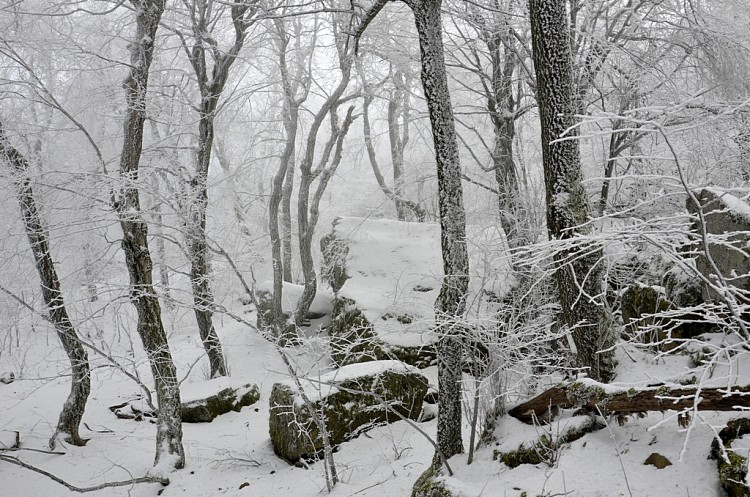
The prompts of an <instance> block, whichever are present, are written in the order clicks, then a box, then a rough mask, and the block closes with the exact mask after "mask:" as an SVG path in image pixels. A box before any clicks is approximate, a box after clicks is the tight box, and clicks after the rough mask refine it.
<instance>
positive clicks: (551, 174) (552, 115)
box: [529, 0, 614, 381]
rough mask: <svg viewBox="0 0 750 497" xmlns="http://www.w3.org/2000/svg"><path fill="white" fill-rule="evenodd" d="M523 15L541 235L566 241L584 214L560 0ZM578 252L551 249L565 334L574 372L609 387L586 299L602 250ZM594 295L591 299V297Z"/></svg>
mask: <svg viewBox="0 0 750 497" xmlns="http://www.w3.org/2000/svg"><path fill="white" fill-rule="evenodd" d="M529 17H530V19H531V34H532V44H533V53H534V67H535V70H536V77H537V102H538V104H539V117H540V120H541V130H542V156H543V162H544V183H545V187H546V193H547V195H546V200H547V231H548V233H549V237H550V239H551V240H555V239H559V240H564V239H570V238H573V237H575V236H576V235H578V234H580V233H582V232H583V231H584V228H582V227H581V225H582V224H583V223H584V222H585V221H586V219H587V216H588V213H589V203H588V197H587V195H586V191H585V190H584V188H583V184H582V172H581V160H580V155H579V150H578V142H577V141H575V140H574V139H566V140H564V141H558V142H556V143H552V142H553V141H554V140H557V139H559V138H561V137H562V136H563V134H564V133H566V132H567V133H568V134H567V135H566V136H567V137H568V138H570V137H573V138H574V137H575V130H570V128H571V127H572V126H573V125H574V124H575V116H574V113H575V107H574V104H575V102H574V100H575V99H574V88H573V80H572V73H571V52H570V43H569V40H568V34H569V31H568V25H567V18H566V12H565V0H529ZM581 252H582V253H578V254H575V253H573V251H572V250H564V251H557V252H556V253H555V263H556V264H557V266H558V267H557V270H556V272H555V278H556V281H557V289H558V294H559V298H560V305H561V307H562V319H563V322H564V324H565V325H566V326H567V327H568V329H569V330H571V332H572V335H573V340H574V342H575V345H576V348H577V363H578V366H579V367H582V368H587V369H588V371H589V374H590V376H591V377H592V378H594V379H596V380H600V381H609V380H611V379H612V377H613V376H614V357H613V353H612V352H611V351H610V352H600V351H601V350H603V349H606V348H608V347H610V346H611V345H612V341H613V334H612V330H611V325H610V324H609V323H610V321H609V319H607V316H606V314H605V311H604V309H603V307H601V306H599V305H597V303H596V302H594V301H593V300H592V298H595V297H596V296H598V295H600V294H601V293H602V278H601V267H602V266H601V257H602V252H601V250H600V249H599V250H592V249H591V247H586V249H585V251H584V250H582V251H581ZM592 296H593V297H592Z"/></svg>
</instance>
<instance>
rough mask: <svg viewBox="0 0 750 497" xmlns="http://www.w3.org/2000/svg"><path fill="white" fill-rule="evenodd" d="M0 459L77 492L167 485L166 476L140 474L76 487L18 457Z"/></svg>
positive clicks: (0, 455) (0, 457)
mask: <svg viewBox="0 0 750 497" xmlns="http://www.w3.org/2000/svg"><path fill="white" fill-rule="evenodd" d="M0 461H5V462H9V463H11V464H15V465H17V466H21V467H22V468H25V469H28V470H29V471H34V472H35V473H39V474H40V475H44V476H46V477H47V478H49V479H50V480H53V481H55V482H57V483H59V484H60V485H63V486H64V487H66V488H67V489H68V490H71V491H73V492H78V493H82V494H83V493H86V492H96V491H97V490H102V489H104V488H112V487H127V486H130V485H135V484H137V483H161V484H162V485H164V486H167V485H169V479H168V478H162V477H159V476H141V477H140V478H133V479H132V480H124V481H110V482H106V483H100V484H99V485H94V486H93V487H76V486H75V485H73V484H70V483H68V482H66V481H65V480H63V479H62V478H59V477H57V476H55V475H53V474H52V473H49V472H47V471H44V470H43V469H39V468H37V467H35V466H32V465H31V464H27V463H25V462H23V461H21V460H20V459H18V458H15V457H11V456H6V455H2V454H0Z"/></svg>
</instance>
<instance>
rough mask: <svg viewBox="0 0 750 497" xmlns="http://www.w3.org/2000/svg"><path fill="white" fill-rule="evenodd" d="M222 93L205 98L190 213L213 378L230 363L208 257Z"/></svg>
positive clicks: (198, 309)
mask: <svg viewBox="0 0 750 497" xmlns="http://www.w3.org/2000/svg"><path fill="white" fill-rule="evenodd" d="M218 98H219V95H218V94H217V95H214V94H209V95H208V96H207V97H204V98H203V99H202V102H201V118H200V122H199V125H198V143H199V148H198V154H197V157H198V163H197V168H196V175H195V178H194V182H193V183H194V184H193V185H191V190H192V192H193V199H192V200H193V203H192V204H191V206H190V212H189V213H188V215H189V218H188V222H189V226H188V229H187V236H188V248H189V253H190V284H191V287H192V290H193V310H194V312H195V319H196V322H197V323H198V333H199V334H200V337H201V341H202V342H203V348H204V349H205V351H206V355H207V356H208V362H209V365H210V368H211V378H216V377H218V376H227V375H228V371H227V366H226V363H225V361H224V354H223V352H222V349H221V341H220V340H219V335H218V334H217V333H216V328H214V323H213V311H212V310H211V309H212V307H213V305H214V294H213V290H212V289H211V270H210V266H209V260H208V239H207V237H206V210H207V209H208V185H207V182H208V168H209V164H210V163H211V151H212V145H213V140H214V114H215V113H216V103H217V102H218Z"/></svg>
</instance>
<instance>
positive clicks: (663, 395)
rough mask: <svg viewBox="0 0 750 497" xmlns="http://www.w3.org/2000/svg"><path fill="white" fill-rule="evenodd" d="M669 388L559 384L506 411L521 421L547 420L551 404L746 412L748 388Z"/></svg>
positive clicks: (598, 408) (604, 410)
mask: <svg viewBox="0 0 750 497" xmlns="http://www.w3.org/2000/svg"><path fill="white" fill-rule="evenodd" d="M729 390H731V392H730V391H727V389H726V388H698V387H694V386H691V387H684V388H669V387H664V386H661V387H646V388H641V389H638V390H634V389H628V390H627V391H622V392H619V393H605V391H604V390H603V389H601V388H599V387H597V386H595V385H592V386H589V385H584V384H573V385H561V386H557V387H554V388H550V389H549V390H546V391H544V392H542V393H540V394H539V395H537V396H536V397H534V398H533V399H531V400H528V401H526V402H524V403H522V404H519V405H517V406H516V407H514V408H513V409H511V410H510V411H508V414H510V415H511V416H513V417H514V418H516V419H518V420H520V421H523V422H524V423H534V422H536V421H539V420H544V421H550V419H549V414H548V413H549V410H550V407H552V409H553V412H554V411H555V408H556V407H557V408H562V409H568V408H571V407H581V406H583V407H588V408H590V409H591V410H592V411H593V412H594V413H598V412H599V411H601V413H602V414H607V413H611V412H617V413H620V414H631V413H638V412H645V411H666V410H672V411H680V410H684V409H692V408H693V407H695V408H696V409H697V410H699V411H738V412H742V411H747V409H748V408H750V387H747V386H744V387H739V386H735V387H732V388H731V389H729Z"/></svg>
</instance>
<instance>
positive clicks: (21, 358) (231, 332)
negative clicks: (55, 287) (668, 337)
mask: <svg viewBox="0 0 750 497" xmlns="http://www.w3.org/2000/svg"><path fill="white" fill-rule="evenodd" d="M237 305H239V304H237ZM186 315H187V314H186ZM188 316H189V315H188ZM99 319H101V322H102V323H106V322H110V323H114V322H115V320H114V319H113V316H112V315H108V316H104V317H101V318H99ZM165 323H167V325H168V326H169V327H170V329H169V330H168V331H170V332H171V334H170V345H171V346H172V353H173V356H174V358H175V361H176V362H177V365H178V371H179V377H180V378H183V377H185V376H186V375H187V371H188V370H189V369H190V366H191V365H192V363H193V362H194V361H195V359H196V358H197V357H200V356H201V355H202V354H203V350H202V345H201V344H200V341H199V340H198V339H197V338H196V337H197V329H196V327H195V325H194V324H192V323H191V322H190V319H188V318H185V319H176V318H172V317H171V316H166V317H165ZM109 326H110V327H109V328H107V327H106V326H104V325H102V328H103V332H104V336H103V338H102V340H104V341H107V342H108V343H110V344H111V345H112V346H113V347H115V348H114V349H113V350H114V353H115V356H116V357H118V358H123V357H133V361H134V364H137V365H138V372H139V374H141V376H142V377H143V378H144V381H147V382H149V381H150V380H149V376H148V374H149V372H148V371H149V368H148V364H147V362H145V361H143V358H144V356H143V353H142V351H141V350H139V349H137V348H136V349H135V350H133V353H134V356H131V353H130V352H127V353H125V352H124V350H125V349H123V350H121V349H117V348H116V346H117V343H118V342H117V341H116V339H114V337H116V335H117V333H119V331H118V330H117V329H116V326H114V325H109ZM218 332H219V334H220V336H221V339H222V343H223V345H224V351H225V353H226V354H227V359H228V362H229V366H230V368H231V370H232V373H233V379H222V378H218V379H216V380H207V381H205V380H203V379H202V378H201V376H202V375H204V376H205V374H207V370H206V369H204V365H203V364H202V363H200V364H199V365H198V366H196V367H194V368H193V369H192V372H191V374H190V375H187V380H186V381H185V382H183V384H182V391H183V397H184V398H186V399H189V398H191V396H192V397H193V398H194V397H195V396H198V395H202V394H204V393H206V392H208V391H213V390H215V389H219V388H221V387H223V386H228V385H232V384H235V383H234V382H239V383H242V382H247V383H250V382H252V383H257V384H258V385H259V387H260V390H261V401H260V402H258V403H257V404H255V405H253V406H251V408H246V409H243V410H242V411H241V412H239V413H237V412H230V413H227V414H225V415H222V416H219V417H218V418H217V419H216V420H214V421H213V422H212V423H203V424H185V425H183V430H184V446H185V452H186V468H185V469H184V470H179V471H168V466H169V464H170V463H172V462H173V460H172V459H171V458H170V457H169V456H165V458H164V459H163V460H162V463H163V464H160V466H159V468H157V470H156V471H155V470H154V469H152V463H153V455H154V448H155V447H154V436H155V429H156V427H155V426H156V425H155V424H152V423H149V422H147V421H144V422H135V421H132V420H120V419H117V418H115V417H114V416H113V415H112V413H111V412H109V410H108V406H110V405H114V404H116V403H119V402H122V400H123V399H130V398H133V397H134V396H136V395H137V394H139V393H140V389H139V387H138V386H137V385H135V384H134V383H133V382H132V381H131V380H129V379H127V378H126V377H125V376H124V375H122V374H121V373H120V372H118V371H116V370H114V369H112V368H105V367H97V368H96V369H94V370H93V371H92V395H91V399H90V401H89V404H88V407H87V410H86V414H85V416H84V420H83V421H84V423H85V425H83V426H82V428H81V433H82V435H83V436H84V437H85V438H89V439H90V441H89V443H88V444H87V445H86V446H85V447H73V446H69V445H67V444H61V445H60V447H59V448H58V449H59V450H60V451H62V452H65V455H50V454H42V453H38V452H33V451H20V452H13V453H12V455H14V456H18V457H20V458H21V459H22V460H23V461H25V462H28V463H29V464H33V465H35V466H37V467H40V468H42V469H44V470H46V471H49V472H50V473H52V474H54V475H56V476H59V477H61V478H64V479H65V480H66V481H68V482H70V483H73V484H75V485H78V486H90V485H95V484H99V483H103V482H105V481H117V480H126V479H130V478H133V477H139V476H144V475H146V474H157V473H158V474H160V475H167V476H168V477H169V479H170V481H171V483H170V485H169V486H167V487H162V486H161V485H159V484H139V485H134V486H132V487H122V488H112V489H106V490H102V491H98V492H93V493H92V494H91V495H93V496H94V497H124V496H129V497H147V496H148V497H152V496H154V495H156V494H157V492H159V491H160V490H163V492H162V493H161V495H162V496H163V497H170V496H181V497H242V496H247V495H258V496H264V497H266V496H267V497H277V496H278V497H286V496H290V495H294V496H295V497H318V496H319V495H321V494H322V493H324V492H325V477H324V473H323V467H322V464H321V463H314V464H311V465H310V468H309V469H304V468H298V467H294V466H290V465H289V464H287V463H286V462H285V461H282V460H281V459H279V458H278V457H276V455H275V454H274V453H273V449H272V447H271V444H270V441H269V434H268V409H269V408H268V402H267V399H268V397H269V395H270V392H271V388H272V386H273V384H274V383H276V382H280V381H288V380H289V377H288V375H287V374H286V368H285V366H284V364H283V362H282V361H281V359H280V358H279V357H278V355H277V353H276V352H275V349H274V347H273V345H272V344H270V343H269V342H267V341H266V340H265V339H263V338H262V337H260V336H259V335H258V334H257V333H256V332H254V331H252V330H250V329H248V328H247V327H244V326H242V325H239V324H235V323H232V322H228V321H227V322H225V323H224V325H223V326H220V327H218ZM715 339H716V341H717V343H718V340H721V338H720V337H719V336H718V335H717V337H715ZM26 340H27V341H26V342H25V343H26V345H24V342H23V341H21V346H22V347H24V348H23V349H17V348H15V346H14V348H13V350H12V351H11V352H12V354H7V353H3V355H1V356H0V371H15V373H16V378H17V379H16V380H15V381H14V382H13V383H10V384H8V385H4V384H0V413H1V414H0V430H5V431H14V430H18V431H20V433H21V443H22V447H25V448H34V449H40V450H44V449H46V446H47V441H48V438H49V436H50V435H51V433H52V430H53V429H54V426H55V423H56V420H57V415H58V414H59V409H60V407H61V406H62V403H63V402H64V401H65V398H66V396H67V392H68V390H69V383H68V379H67V378H56V376H57V374H58V369H59V367H60V366H61V365H62V364H64V361H65V358H64V354H63V353H62V352H61V351H60V350H59V347H56V346H55V345H54V341H53V340H54V330H52V329H44V328H43V327H42V328H40V327H37V331H36V332H35V333H33V334H30V335H29V336H28V337H27V339H26ZM48 340H49V345H48V344H47V341H48ZM730 344H731V343H730ZM121 345H124V346H125V348H126V349H127V348H128V347H130V345H129V344H121ZM626 352H627V353H626ZM290 356H291V357H292V359H293V360H294V361H295V362H296V364H297V366H298V367H299V369H300V370H301V371H303V372H304V373H305V375H306V376H308V378H309V379H310V380H323V381H331V382H340V381H344V380H345V379H349V378H352V377H356V376H358V375H362V374H373V373H377V372H382V371H384V370H386V369H395V370H403V371H409V370H412V369H411V368H410V367H409V366H406V365H403V364H401V363H399V362H397V361H381V362H377V363H364V364H354V365H350V366H346V367H344V368H342V369H341V370H339V371H338V372H335V373H331V372H330V371H328V370H327V369H326V368H325V366H326V365H327V364H328V363H324V361H322V360H321V357H322V356H321V355H315V353H314V349H311V350H308V349H301V348H300V349H298V350H297V351H296V352H294V351H292V352H290ZM92 360H93V361H94V362H95V365H98V366H102V365H103V364H104V361H103V360H100V359H97V358H96V357H93V356H92ZM618 360H619V363H620V366H619V376H618V384H616V385H615V386H614V387H612V388H626V387H627V386H628V385H644V384H646V383H648V382H653V381H654V379H655V378H660V379H666V380H667V381H674V382H677V381H678V380H679V379H682V378H684V377H685V376H686V375H687V374H688V371H689V369H688V362H689V358H688V357H687V356H684V355H667V356H661V357H660V358H658V359H657V357H656V356H655V355H653V354H650V353H648V352H645V351H643V350H641V349H636V348H634V347H629V348H627V349H626V350H622V349H620V350H618ZM321 364H322V366H321ZM748 367H750V364H748V363H747V362H742V363H741V362H738V363H736V364H735V365H734V369H732V371H734V372H735V374H736V375H737V377H736V378H735V381H739V380H741V378H743V377H746V371H748ZM713 372H714V377H712V378H710V379H708V380H707V381H708V382H709V383H711V382H716V383H718V384H724V385H725V384H726V377H727V374H728V372H729V369H728V367H727V366H725V365H717V366H716V368H714V370H713ZM21 373H22V374H21ZM423 373H424V374H425V375H426V376H427V377H428V379H429V380H430V381H431V382H432V383H435V382H436V379H435V378H436V368H435V367H432V368H428V369H426V370H423ZM743 374H744V376H743ZM50 378H53V379H50ZM467 381H469V382H472V381H473V380H470V379H469V380H467ZM585 381H590V380H585ZM310 388H311V390H309V392H308V393H312V394H315V393H316V392H317V391H318V390H317V389H319V388H320V383H318V382H317V381H315V382H312V381H311V384H310ZM469 392H470V390H469V389H467V395H469ZM465 400H466V403H465V404H466V405H469V404H470V399H468V398H466V399H465ZM431 409H432V410H434V408H431ZM675 415H676V413H674V412H671V411H666V412H664V413H659V412H654V413H650V414H649V415H648V417H646V418H644V419H638V418H632V419H630V420H629V421H628V422H627V423H626V424H625V425H624V426H619V425H618V424H617V423H616V422H614V421H613V420H609V423H610V426H609V430H611V434H610V432H609V430H608V429H603V430H601V431H598V432H595V433H591V434H588V435H586V436H585V437H583V438H582V439H580V440H578V441H576V442H572V443H570V444H566V445H565V446H563V447H562V448H561V449H560V450H559V454H558V457H557V460H556V463H555V464H553V465H552V466H548V465H547V464H544V463H542V464H539V465H536V466H530V465H522V466H519V467H518V468H515V469H509V468H507V467H506V466H505V465H504V464H502V463H500V462H498V461H496V460H493V451H494V450H500V451H506V450H512V449H514V448H517V447H518V445H519V444H520V443H526V444H529V443H531V442H533V441H534V440H536V439H537V438H538V437H539V436H540V435H542V434H544V433H546V432H550V431H551V433H552V434H556V433H559V432H562V431H564V430H565V429H566V428H567V427H569V426H572V425H574V424H577V423H581V422H585V421H586V420H587V418H586V417H581V416H577V417H574V416H571V415H570V413H569V412H567V411H566V414H565V415H564V416H563V417H561V418H560V419H559V420H556V421H554V422H553V424H552V425H550V426H547V427H540V426H529V425H525V424H523V423H520V422H519V421H517V420H515V419H513V418H510V417H507V416H506V417H501V418H500V420H499V423H498V425H497V428H496V430H495V437H496V442H494V443H491V444H490V445H489V446H488V447H486V448H482V449H480V450H479V451H478V452H477V453H476V454H475V461H474V463H473V464H471V465H466V454H462V455H458V456H456V457H454V458H452V459H451V461H450V464H451V467H452V468H453V470H454V471H455V472H456V474H455V476H454V477H452V478H448V477H446V478H445V479H444V482H445V485H446V486H448V487H449V488H451V489H453V490H455V491H456V492H457V493H456V495H462V496H471V497H474V496H479V495H482V496H485V497H486V496H490V497H494V496H498V497H501V496H514V497H517V496H519V495H521V492H526V493H527V495H529V496H536V495H562V494H565V495H570V496H574V497H598V496H604V497H610V496H618V495H626V496H627V495H629V494H628V492H627V489H626V487H625V478H626V477H627V481H628V482H629V484H630V487H631V490H632V495H633V496H658V495H677V496H683V495H684V496H686V495H691V496H702V497H714V496H716V497H718V496H719V495H721V494H720V491H719V489H718V477H717V471H716V465H715V462H714V461H710V460H707V458H706V456H707V455H708V451H709V447H710V443H711V440H712V439H713V436H714V430H718V429H721V427H722V426H723V425H724V424H725V423H726V421H727V420H729V419H732V418H734V417H737V413H711V412H701V418H702V419H694V420H693V422H694V427H693V429H692V431H691V432H690V433H687V432H686V430H684V429H682V428H680V427H679V426H678V424H677V421H676V419H674V416H675ZM435 423H436V421H435V420H434V419H433V420H431V421H427V422H424V423H420V424H419V427H420V428H421V429H422V430H423V431H424V432H425V433H426V434H427V435H429V436H431V437H434V436H435ZM464 423H465V424H464V427H463V428H464V443H465V444H467V443H468V435H469V433H470V428H469V424H468V420H467V419H465V420H464ZM367 435H368V436H361V437H359V438H357V439H355V440H352V441H350V442H346V443H344V444H343V445H341V447H340V448H339V450H338V451H337V452H336V453H335V454H334V457H335V461H336V464H337V468H338V470H339V474H340V476H341V479H342V483H340V484H339V485H338V486H337V487H336V488H335V489H334V490H333V492H332V495H333V496H340V497H345V496H346V497H349V496H352V495H356V496H357V497H383V496H384V495H387V496H396V497H398V496H408V495H410V493H411V487H412V485H413V484H414V482H415V481H416V479H417V478H418V477H419V476H420V475H421V474H422V472H423V471H424V470H425V469H427V467H428V466H429V464H430V461H431V460H432V456H433V452H434V448H433V446H432V445H431V444H430V442H429V441H428V440H427V439H426V438H425V437H424V436H423V435H422V434H420V433H419V432H417V431H416V430H414V429H413V428H412V427H411V426H410V425H409V424H407V423H406V422H403V421H399V422H396V423H393V424H390V425H387V426H383V427H377V428H374V429H373V430H371V431H369V432H368V434H367ZM686 440H687V443H686V447H687V449H686V450H685V452H684V455H683V456H682V459H680V456H681V453H682V452H683V444H684V443H685V442H686ZM465 448H466V449H468V447H465ZM735 450H746V440H745V438H743V439H742V440H737V441H735ZM652 452H658V453H660V454H662V455H664V456H665V457H667V458H669V459H670V461H671V462H672V463H673V465H672V466H669V467H667V468H665V469H663V470H657V469H656V468H654V467H653V466H644V465H643V462H644V461H645V459H646V458H647V457H648V456H649V455H650V454H651V453H652ZM618 454H619V455H618ZM623 467H624V468H623ZM0 481H1V482H2V485H3V488H2V496H3V497H32V496H37V495H44V496H49V497H66V496H68V495H72V493H71V492H69V491H68V490H67V489H65V488H64V487H62V486H60V485H58V484H57V483H54V482H52V481H51V480H49V479H47V478H45V477H43V476H41V475H38V474H35V473H31V472H29V471H27V470H25V469H23V468H19V467H17V466H14V465H11V464H7V463H4V462H3V461H0ZM245 483H248V484H249V485H247V486H245V487H243V488H242V489H240V486H242V485H244V484H245ZM566 492H567V493H566Z"/></svg>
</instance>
